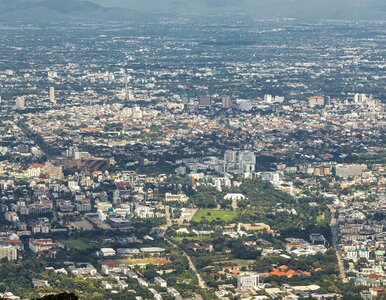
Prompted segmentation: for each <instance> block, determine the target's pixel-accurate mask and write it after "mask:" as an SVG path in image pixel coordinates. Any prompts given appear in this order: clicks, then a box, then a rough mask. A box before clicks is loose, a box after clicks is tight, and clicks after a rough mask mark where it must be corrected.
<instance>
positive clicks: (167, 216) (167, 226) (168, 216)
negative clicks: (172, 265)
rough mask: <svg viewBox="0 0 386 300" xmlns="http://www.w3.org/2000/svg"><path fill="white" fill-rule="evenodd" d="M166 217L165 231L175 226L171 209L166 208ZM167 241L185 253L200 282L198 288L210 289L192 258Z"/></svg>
mask: <svg viewBox="0 0 386 300" xmlns="http://www.w3.org/2000/svg"><path fill="white" fill-rule="evenodd" d="M165 217H166V225H165V226H164V229H165V231H166V230H167V229H168V228H169V227H171V226H172V225H173V222H172V220H171V217H170V207H169V206H165ZM164 239H165V241H166V242H168V243H169V244H170V245H172V246H173V247H175V248H177V249H180V250H181V251H182V253H183V255H184V256H185V257H186V259H187V260H188V262H189V268H190V269H191V270H192V271H193V272H194V274H196V277H197V280H198V286H199V287H200V288H201V289H208V286H207V285H206V282H205V281H204V280H203V279H202V277H201V275H200V273H199V272H198V270H197V268H196V266H195V264H194V262H193V260H192V258H191V257H190V256H189V255H188V253H186V252H185V251H184V250H183V249H182V248H181V247H179V246H178V245H177V244H175V243H173V242H172V241H171V240H169V239H168V238H167V237H164Z"/></svg>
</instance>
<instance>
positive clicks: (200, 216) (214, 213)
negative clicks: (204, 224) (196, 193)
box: [192, 209, 237, 222]
mask: <svg viewBox="0 0 386 300" xmlns="http://www.w3.org/2000/svg"><path fill="white" fill-rule="evenodd" d="M236 217H237V212H235V211H232V210H221V209H220V210H217V209H200V210H198V211H197V212H196V214H195V215H194V217H193V219H192V221H193V222H201V221H203V220H207V221H208V222H212V221H214V220H217V219H220V220H222V221H224V222H231V221H232V220H233V219H234V218H236Z"/></svg>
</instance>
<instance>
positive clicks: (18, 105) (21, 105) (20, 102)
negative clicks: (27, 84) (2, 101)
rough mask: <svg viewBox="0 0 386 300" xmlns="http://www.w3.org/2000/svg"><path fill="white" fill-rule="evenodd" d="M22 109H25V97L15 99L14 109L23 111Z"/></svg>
mask: <svg viewBox="0 0 386 300" xmlns="http://www.w3.org/2000/svg"><path fill="white" fill-rule="evenodd" d="M24 108H25V97H17V98H16V109H24Z"/></svg>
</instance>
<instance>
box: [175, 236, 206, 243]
mask: <svg viewBox="0 0 386 300" xmlns="http://www.w3.org/2000/svg"><path fill="white" fill-rule="evenodd" d="M184 239H187V240H188V241H193V242H205V241H210V240H212V237H210V236H176V237H174V238H173V241H174V242H176V243H180V242H182V240H184Z"/></svg>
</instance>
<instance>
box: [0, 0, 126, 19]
mask: <svg viewBox="0 0 386 300" xmlns="http://www.w3.org/2000/svg"><path fill="white" fill-rule="evenodd" d="M0 12H1V13H0V21H49V20H58V19H68V18H77V19H97V18H102V19H122V18H127V17H129V16H131V15H133V14H132V12H131V10H130V9H128V8H124V9H119V8H111V7H103V6H101V5H99V4H96V3H94V2H91V1H86V0H0Z"/></svg>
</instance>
